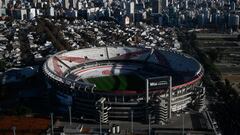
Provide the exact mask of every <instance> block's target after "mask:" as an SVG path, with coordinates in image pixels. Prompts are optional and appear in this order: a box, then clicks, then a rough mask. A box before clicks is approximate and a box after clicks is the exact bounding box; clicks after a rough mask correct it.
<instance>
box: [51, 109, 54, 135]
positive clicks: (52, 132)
mask: <svg viewBox="0 0 240 135" xmlns="http://www.w3.org/2000/svg"><path fill="white" fill-rule="evenodd" d="M50 115H51V134H52V135H54V131H53V113H51V114H50Z"/></svg>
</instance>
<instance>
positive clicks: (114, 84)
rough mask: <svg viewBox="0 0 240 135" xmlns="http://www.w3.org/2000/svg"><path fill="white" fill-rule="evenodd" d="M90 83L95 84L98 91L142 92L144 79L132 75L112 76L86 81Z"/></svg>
mask: <svg viewBox="0 0 240 135" xmlns="http://www.w3.org/2000/svg"><path fill="white" fill-rule="evenodd" d="M86 80H87V81H88V82H90V83H94V84H96V90H98V91H114V90H144V89H145V79H143V78H140V77H139V76H137V75H134V74H127V75H118V76H116V75H114V76H104V77H96V78H88V79H86Z"/></svg>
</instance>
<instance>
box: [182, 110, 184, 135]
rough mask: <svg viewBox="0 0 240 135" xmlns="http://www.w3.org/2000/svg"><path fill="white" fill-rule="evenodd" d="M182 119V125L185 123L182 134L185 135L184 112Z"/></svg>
mask: <svg viewBox="0 0 240 135" xmlns="http://www.w3.org/2000/svg"><path fill="white" fill-rule="evenodd" d="M182 121H183V123H182V125H183V129H182V134H183V135H184V114H183V118H182Z"/></svg>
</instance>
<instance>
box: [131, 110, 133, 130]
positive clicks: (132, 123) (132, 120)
mask: <svg viewBox="0 0 240 135" xmlns="http://www.w3.org/2000/svg"><path fill="white" fill-rule="evenodd" d="M131 130H132V134H133V110H131Z"/></svg>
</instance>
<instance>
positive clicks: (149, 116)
mask: <svg viewBox="0 0 240 135" xmlns="http://www.w3.org/2000/svg"><path fill="white" fill-rule="evenodd" d="M148 134H149V135H151V114H148Z"/></svg>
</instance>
